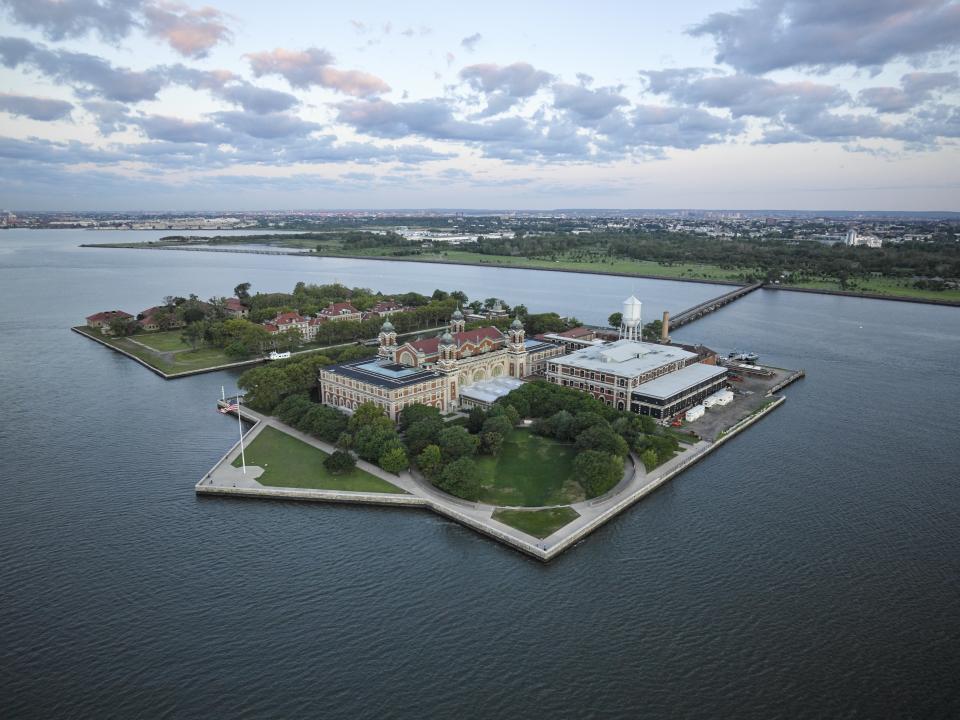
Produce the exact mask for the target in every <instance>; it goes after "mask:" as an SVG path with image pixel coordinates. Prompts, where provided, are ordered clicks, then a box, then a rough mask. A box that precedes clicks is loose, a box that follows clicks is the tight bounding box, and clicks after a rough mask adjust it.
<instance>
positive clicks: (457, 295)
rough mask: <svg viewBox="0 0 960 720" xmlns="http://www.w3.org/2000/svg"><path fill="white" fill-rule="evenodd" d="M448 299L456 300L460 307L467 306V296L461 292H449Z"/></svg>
mask: <svg viewBox="0 0 960 720" xmlns="http://www.w3.org/2000/svg"><path fill="white" fill-rule="evenodd" d="M450 299H451V300H456V301H457V303H458V304H459V305H460V306H461V307H462V306H464V305H466V304H467V294H466V293H465V292H463V290H454V291H453V292H451V293H450Z"/></svg>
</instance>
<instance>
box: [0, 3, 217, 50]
mask: <svg viewBox="0 0 960 720" xmlns="http://www.w3.org/2000/svg"><path fill="white" fill-rule="evenodd" d="M0 2H2V4H3V5H4V6H5V7H6V9H7V13H8V14H9V16H10V17H11V19H12V20H13V21H14V22H15V23H17V24H19V25H24V26H26V27H30V28H34V29H36V30H39V31H40V32H42V33H43V35H44V36H45V37H46V38H48V39H50V40H54V41H60V40H65V39H68V38H77V37H82V36H84V35H87V34H90V33H95V34H97V35H99V36H100V38H101V39H102V40H104V41H108V42H116V41H118V40H122V39H124V38H126V37H128V36H129V35H130V34H131V32H133V31H134V30H136V29H138V28H140V29H142V30H143V31H144V32H145V33H146V34H147V35H150V36H153V37H157V38H160V39H162V40H164V41H165V42H166V43H167V44H169V45H170V47H172V48H173V49H174V50H175V51H176V52H178V53H180V54H181V55H184V56H185V57H193V58H199V57H204V56H206V55H207V54H208V53H209V51H210V50H211V49H212V48H213V47H214V46H215V45H217V44H219V43H221V42H226V41H228V40H230V39H231V37H232V34H231V32H230V29H229V28H228V27H227V20H226V16H224V15H223V13H221V12H220V11H219V10H216V9H214V8H212V7H201V8H199V9H197V10H194V9H191V8H190V7H188V6H187V5H184V4H182V3H179V2H172V1H168V0H154V1H152V2H151V1H147V0H0Z"/></svg>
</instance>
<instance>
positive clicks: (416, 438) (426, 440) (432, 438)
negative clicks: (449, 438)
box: [403, 417, 444, 455]
mask: <svg viewBox="0 0 960 720" xmlns="http://www.w3.org/2000/svg"><path fill="white" fill-rule="evenodd" d="M443 427H444V424H443V420H441V419H440V418H439V417H425V418H423V419H422V420H418V421H417V422H415V423H413V425H411V426H410V427H409V428H407V432H406V433H404V436H403V439H404V441H405V442H406V445H407V448H409V450H410V453H411V454H413V455H419V454H420V453H421V452H423V450H424V449H425V448H426V447H427V446H428V445H436V444H437V442H439V439H440V432H441V431H442V430H443Z"/></svg>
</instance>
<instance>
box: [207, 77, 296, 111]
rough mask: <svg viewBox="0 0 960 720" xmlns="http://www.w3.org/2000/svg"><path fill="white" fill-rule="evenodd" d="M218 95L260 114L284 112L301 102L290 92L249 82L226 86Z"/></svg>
mask: <svg viewBox="0 0 960 720" xmlns="http://www.w3.org/2000/svg"><path fill="white" fill-rule="evenodd" d="M217 95H218V96H219V97H220V98H222V99H224V100H226V101H227V102H231V103H234V104H235V105H239V106H240V107H242V108H243V109H244V110H246V111H247V112H252V113H257V114H258V115H266V114H269V113H275V112H283V111H284V110H289V109H290V108H292V107H296V106H297V105H298V104H299V102H300V101H299V100H297V98H296V96H295V95H291V94H290V93H285V92H281V91H280V90H271V89H270V88H262V87H257V86H256V85H251V84H250V83H247V82H241V83H239V84H235V85H228V86H225V87H224V88H223V89H222V90H220V91H218V92H217Z"/></svg>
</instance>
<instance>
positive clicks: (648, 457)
mask: <svg viewBox="0 0 960 720" xmlns="http://www.w3.org/2000/svg"><path fill="white" fill-rule="evenodd" d="M640 461H641V462H642V463H643V466H644V467H645V468H646V469H647V472H650V471H651V470H653V469H654V468H655V467H656V466H657V465H659V464H660V463H658V462H657V453H656V451H654V449H653V448H647V449H646V450H644V451H643V452H642V453H640Z"/></svg>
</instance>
